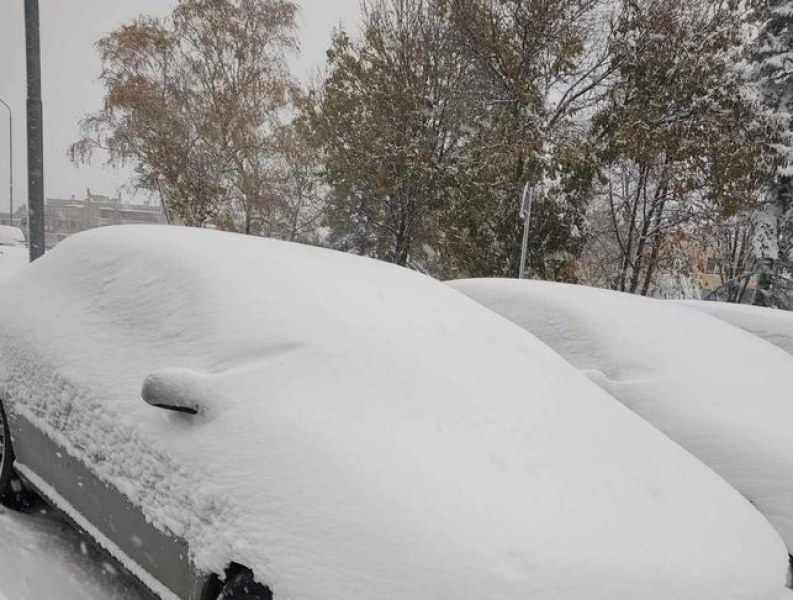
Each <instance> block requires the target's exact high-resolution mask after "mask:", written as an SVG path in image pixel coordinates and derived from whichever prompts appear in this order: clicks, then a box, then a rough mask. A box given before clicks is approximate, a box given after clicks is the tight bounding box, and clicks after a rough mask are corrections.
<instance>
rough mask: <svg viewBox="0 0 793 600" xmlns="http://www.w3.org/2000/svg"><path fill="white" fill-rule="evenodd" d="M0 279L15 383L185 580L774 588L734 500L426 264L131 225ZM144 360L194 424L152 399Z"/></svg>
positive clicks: (408, 588)
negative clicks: (425, 272)
mask: <svg viewBox="0 0 793 600" xmlns="http://www.w3.org/2000/svg"><path fill="white" fill-rule="evenodd" d="M13 284H14V285H13V289H12V290H11V291H10V292H9V294H8V295H3V297H2V298H0V336H1V338H0V339H3V343H2V347H0V359H2V363H3V366H4V369H5V373H4V375H3V378H2V379H3V386H4V387H5V390H6V393H8V394H12V395H13V396H14V397H16V398H27V400H26V407H25V409H24V410H25V411H27V412H28V413H29V416H30V418H32V419H34V420H35V421H36V422H37V423H39V424H40V425H42V426H43V427H45V428H47V429H48V430H49V432H50V434H51V435H53V436H58V437H59V439H61V441H62V442H64V443H67V444H70V451H71V452H72V453H73V454H75V455H76V456H78V457H79V458H81V459H82V460H84V461H86V463H87V464H89V465H90V466H91V468H92V469H94V470H95V471H96V472H97V473H98V474H99V476H100V477H102V478H103V479H105V480H106V481H108V482H109V483H111V484H112V485H115V486H117V487H118V488H120V489H121V490H123V491H124V492H125V493H126V494H127V495H128V496H129V497H130V499H132V501H133V502H135V503H136V504H138V505H139V506H141V508H142V510H143V511H144V513H145V514H146V515H147V517H148V518H149V519H150V520H151V521H152V522H154V523H155V524H157V525H158V526H159V527H161V528H163V529H165V530H167V531H170V532H172V533H174V534H176V535H179V536H182V537H184V538H185V539H186V540H187V541H188V542H189V544H190V548H191V552H192V553H193V554H194V556H193V559H194V561H195V563H196V565H197V566H198V567H199V568H200V569H203V570H206V571H220V570H221V569H222V568H223V567H224V566H225V565H226V564H227V563H228V562H229V561H236V562H238V563H241V564H245V565H247V566H249V567H251V568H253V569H254V571H255V573H256V574H257V577H258V578H259V579H261V580H263V581H264V582H265V583H267V584H268V585H269V586H270V587H271V588H272V589H273V591H274V594H275V597H276V598H279V599H284V600H318V599H320V598H321V599H322V600H342V599H343V600H350V599H351V598H365V599H366V600H395V599H397V598H411V600H444V599H449V600H451V599H457V598H461V597H469V598H497V599H499V600H518V599H520V600H525V599H526V598H532V599H565V600H577V599H581V600H583V599H586V600H598V599H603V600H606V599H608V600H614V599H626V600H627V599H631V600H632V599H634V598H638V597H641V598H646V599H653V598H658V599H661V598H663V599H668V598H676V599H681V600H682V599H692V600H694V599H696V600H701V599H704V598H713V599H716V598H718V599H720V600H723V599H725V598H734V599H738V598H742V599H752V600H762V599H765V598H769V599H771V598H774V599H776V598H778V597H779V595H780V593H781V589H782V585H783V582H784V578H785V571H786V565H787V557H786V553H785V550H784V547H783V545H782V543H781V542H780V540H779V538H778V537H777V535H776V534H775V532H774V531H773V530H772V529H771V528H770V527H769V526H768V524H767V523H766V521H765V520H764V519H763V518H762V517H761V516H760V515H759V514H758V513H757V512H756V511H755V510H754V509H753V508H752V507H751V506H750V505H749V503H747V502H746V501H745V500H744V499H743V498H742V497H741V496H740V495H739V494H737V493H735V492H734V490H732V489H731V488H730V487H729V486H728V485H726V484H725V483H724V482H723V481H722V480H721V479H720V478H718V477H717V476H716V475H714V474H713V473H712V472H711V471H710V470H709V469H707V468H705V467H704V466H702V465H701V464H700V463H699V462H698V461H696V460H695V459H693V458H692V457H691V456H690V455H689V454H687V453H686V452H685V451H683V450H682V449H680V448H679V447H678V446H677V445H675V444H673V443H672V442H670V441H669V440H668V439H667V438H666V437H665V436H663V435H661V434H660V433H658V432H657V431H656V430H654V429H653V428H652V427H650V426H649V425H647V424H646V423H644V422H643V421H642V420H641V419H639V418H637V417H636V416H635V415H633V414H632V413H630V412H629V411H627V410H626V409H625V408H624V407H623V406H621V405H620V404H619V403H617V402H616V401H615V400H613V398H611V397H610V396H608V395H607V394H605V393H604V392H602V391H601V390H599V389H598V388H597V387H596V386H594V385H592V384H591V382H589V381H588V380H587V379H586V378H584V377H583V376H581V375H580V374H579V373H577V372H576V371H575V370H574V369H573V368H572V367H570V366H569V365H568V364H567V363H565V362H564V361H563V360H562V359H561V358H559V357H558V356H557V355H555V354H554V353H553V352H551V351H550V350H549V349H548V348H546V347H545V346H544V345H543V344H541V343H540V342H538V341H537V340H536V339H535V338H534V337H533V336H531V335H529V334H528V333H526V332H525V331H523V330H522V329H520V328H519V327H517V326H515V325H513V324H512V323H509V322H507V321H506V320H504V319H502V318H500V317H498V316H496V315H494V314H492V313H490V312H489V311H486V310H484V309H482V308H481V307H480V306H478V305H477V304H476V303H474V302H472V301H470V300H468V299H467V298H465V297H464V296H463V295H462V294H459V293H458V292H456V291H455V290H453V289H451V288H449V287H447V286H444V285H442V284H440V283H438V282H436V281H433V280H431V279H429V278H427V277H424V276H422V275H418V274H416V273H413V272H410V271H407V270H404V269H400V268H397V267H394V266H391V265H386V264H383V263H380V262H377V261H372V260H368V259H362V258H359V257H353V256H349V255H344V254H341V253H336V252H331V251H326V250H320V249H315V248H309V247H305V246H299V245H295V244H287V243H282V242H276V241H269V240H262V239H255V238H246V237H243V236H238V235H234V234H224V233H218V232H208V231H201V230H189V229H180V228H168V227H149V226H132V227H120V228H106V229H102V230H95V231H91V232H87V233H83V234H80V235H78V236H75V237H74V238H71V239H69V240H67V241H66V242H64V243H63V244H61V245H60V246H59V247H58V248H57V249H56V250H55V251H54V252H52V253H51V254H50V255H48V256H47V257H45V258H43V259H41V260H40V261H37V263H35V264H34V265H32V266H31V267H29V268H26V269H25V270H24V272H23V273H21V274H20V275H19V276H17V277H15V278H14V279H13ZM19 305H22V306H24V307H25V314H24V315H23V316H24V318H22V319H16V320H14V321H13V322H11V323H8V322H6V321H7V320H6V319H3V318H2V317H3V316H4V315H5V314H8V311H10V310H12V307H17V306H19ZM151 373H159V375H160V380H161V381H165V382H166V383H169V384H172V385H173V387H174V389H176V390H179V393H183V394H188V395H194V396H195V397H196V398H197V399H198V400H199V403H200V404H201V405H202V407H203V409H204V412H203V414H201V415H197V416H194V417H192V416H187V415H181V414H173V413H167V412H165V411H161V410H159V409H156V408H153V407H151V406H149V405H147V404H145V403H144V402H143V401H142V400H141V398H140V389H141V384H142V382H143V380H144V378H145V377H146V376H148V375H150V374H151ZM64 415H68V416H67V417H66V418H65V417H64Z"/></svg>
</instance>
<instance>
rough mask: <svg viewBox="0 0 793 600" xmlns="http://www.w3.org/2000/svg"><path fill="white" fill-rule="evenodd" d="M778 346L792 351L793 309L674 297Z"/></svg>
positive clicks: (788, 351)
mask: <svg viewBox="0 0 793 600" xmlns="http://www.w3.org/2000/svg"><path fill="white" fill-rule="evenodd" d="M675 302H680V303H681V304H685V305H686V306H688V307H690V308H695V309H697V310H699V311H701V312H704V313H707V314H709V315H711V316H714V317H716V318H718V319H721V320H722V321H726V322H727V323H730V324H731V325H735V326H736V327H740V328H741V329H745V330H746V331H748V332H749V333H753V334H754V335H756V336H758V337H761V338H763V339H764V340H766V341H768V342H771V343H772V344H774V345H775V346H779V347H780V348H782V349H783V350H784V351H785V352H787V353H788V354H793V312H790V311H787V310H774V309H772V308H764V307H761V306H747V305H745V304H732V303H727V302H703V301H701V300H676V301H675Z"/></svg>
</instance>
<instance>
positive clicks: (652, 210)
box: [592, 0, 770, 294]
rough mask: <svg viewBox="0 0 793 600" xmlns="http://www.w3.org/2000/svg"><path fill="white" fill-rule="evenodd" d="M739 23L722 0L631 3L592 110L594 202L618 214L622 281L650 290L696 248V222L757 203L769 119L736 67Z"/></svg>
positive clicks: (615, 225)
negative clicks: (602, 92)
mask: <svg viewBox="0 0 793 600" xmlns="http://www.w3.org/2000/svg"><path fill="white" fill-rule="evenodd" d="M740 26H741V22H740V19H739V18H738V15H737V13H736V11H735V9H734V8H733V7H731V6H729V5H727V4H725V3H723V2H720V1H718V0H713V1H711V0H633V1H631V2H626V3H624V6H623V9H622V11H621V15H620V19H619V22H618V27H617V33H616V35H615V36H614V37H613V40H612V47H611V52H610V55H611V60H612V61H614V63H615V64H616V65H617V68H616V71H615V75H614V77H612V78H611V79H610V82H609V92H608V95H607V101H606V102H605V104H604V105H603V106H601V107H600V109H599V110H598V112H597V114H596V116H595V118H594V121H593V135H594V139H595V140H596V141H595V145H596V148H597V160H598V167H599V169H600V173H601V177H600V180H599V183H598V185H597V186H596V188H595V192H596V194H595V201H594V204H593V206H592V208H593V209H594V210H600V211H603V212H606V213H607V214H608V216H609V219H608V220H607V221H606V222H607V227H606V230H607V231H608V235H609V236H610V237H612V238H613V241H614V244H612V245H610V246H609V247H611V248H612V249H613V250H614V259H616V261H615V264H613V267H612V273H611V275H610V277H609V279H610V281H609V282H608V284H609V285H610V286H613V287H615V288H616V289H619V290H622V291H628V292H632V293H640V294H648V293H651V292H652V290H653V287H654V281H655V278H656V276H657V275H661V274H664V273H666V274H669V273H670V272H674V270H675V268H676V267H675V264H677V263H679V257H680V256H681V247H689V249H690V252H691V253H692V254H694V253H696V252H697V250H696V248H697V247H698V244H697V243H694V242H695V241H696V240H695V238H696V236H697V233H696V232H697V225H698V224H699V223H701V222H703V221H704V220H710V221H711V222H713V220H714V217H716V216H719V217H729V216H730V215H733V214H735V213H737V212H738V211H740V210H742V209H744V208H745V207H747V206H750V205H752V204H753V202H754V200H755V198H756V195H757V192H758V190H759V189H760V187H761V186H762V183H763V181H764V180H765V177H766V176H767V173H768V170H769V168H770V162H769V161H768V160H767V146H766V144H765V142H766V139H765V133H766V130H767V127H766V126H767V123H766V121H765V120H764V119H763V118H762V115H761V114H760V112H761V111H760V110H759V108H758V106H757V104H756V103H755V102H753V100H752V98H751V97H750V96H749V95H748V94H747V93H746V88H745V85H744V80H743V78H742V74H741V72H740V71H739V70H738V69H736V68H735V64H736V61H737V59H738V58H739V52H740V39H741V27H740ZM602 221H603V220H601V222H602ZM600 234H601V235H602V232H600ZM687 240H692V241H687Z"/></svg>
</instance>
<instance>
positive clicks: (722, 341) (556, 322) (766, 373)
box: [451, 279, 793, 550]
mask: <svg viewBox="0 0 793 600" xmlns="http://www.w3.org/2000/svg"><path fill="white" fill-rule="evenodd" d="M451 285H452V286H453V287H454V288H456V289H458V290H460V291H462V292H464V293H465V294H467V295H468V296H470V297H471V298H474V299H476V300H477V301H479V302H481V303H482V304H483V305H485V306H487V307H489V308H491V309H492V310H494V311H495V312H497V313H499V314H501V315H503V316H505V317H507V318H508V319H510V320H511V321H513V322H515V323H518V324H519V325H521V326H522V327H525V328H526V329H527V330H528V331H530V332H532V333H533V334H535V335H536V336H537V337H539V338H540V339H541V340H543V341H544V342H545V343H547V344H548V345H549V346H550V347H551V348H553V349H554V350H556V351H557V352H559V353H560V354H561V355H562V356H564V357H565V358H567V359H568V360H569V361H570V362H571V363H572V364H573V365H575V366H576V367H578V368H579V369H581V370H582V371H584V372H585V373H586V374H587V375H589V377H590V378H591V379H592V380H593V381H594V382H596V383H597V384H598V385H600V386H601V387H602V388H603V389H605V390H607V391H608V392H609V393H610V394H612V395H613V396H614V397H616V398H618V399H619V400H620V401H622V402H623V403H624V404H625V405H626V406H628V407H630V408H631V409H632V410H634V411H636V412H637V413H638V414H640V415H641V416H643V417H644V418H646V419H647V420H648V421H649V422H650V423H652V424H654V425H655V426H657V427H658V428H659V429H661V430H662V431H664V432H665V433H667V434H668V435H669V436H670V437H671V438H672V439H674V440H676V441H677V442H679V443H680V444H681V445H682V446H683V447H685V448H686V449H687V450H689V451H690V452H691V453H692V454H694V455H695V456H697V457H699V458H700V459H702V460H703V461H704V462H705V463H706V464H707V465H709V466H710V467H712V468H713V469H714V470H715V471H716V472H717V473H719V474H720V475H722V476H723V477H724V478H725V479H726V480H727V481H729V482H730V483H731V484H732V485H734V486H735V487H736V488H737V489H738V490H740V491H741V492H742V493H743V494H744V495H745V496H746V497H747V498H749V499H750V500H751V501H752V502H753V503H754V504H755V506H757V508H758V509H759V510H760V511H762V512H763V514H765V515H766V517H768V519H769V520H770V521H771V522H772V523H773V524H774V525H775V527H776V528H777V530H778V531H779V532H780V533H781V535H782V537H783V538H784V539H785V541H786V543H787V547H788V548H789V549H790V550H793V435H791V432H790V424H791V423H793V402H791V398H790V382H791V374H792V373H793V358H791V357H790V356H789V355H787V354H786V353H784V352H782V351H780V350H779V348H776V347H775V346H773V345H771V344H769V343H768V342H765V341H764V340H762V339H760V338H758V337H756V336H754V335H751V334H749V333H747V332H745V331H742V330H741V329H738V328H737V327H733V326H732V325H729V324H727V323H724V322H722V321H719V320H718V319H714V318H712V317H709V316H707V315H703V314H701V313H699V312H696V311H694V310H692V309H690V308H688V307H687V306H685V305H684V304H681V303H678V302H674V303H673V302H669V301H663V300H653V299H649V298H642V297H638V296H632V295H630V294H623V293H619V292H612V291H609V290H601V289H595V288H590V287H585V286H574V285H566V284H559V283H548V282H541V281H528V280H523V281H518V280H506V279H492V280H488V279H478V280H477V279H473V280H464V281H453V282H451Z"/></svg>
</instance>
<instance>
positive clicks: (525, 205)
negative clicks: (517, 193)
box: [518, 181, 534, 279]
mask: <svg viewBox="0 0 793 600" xmlns="http://www.w3.org/2000/svg"><path fill="white" fill-rule="evenodd" d="M533 200H534V188H532V187H529V182H528V181H527V182H526V185H525V186H524V187H523V196H522V197H521V200H520V218H521V219H523V243H522V244H521V247H520V270H519V273H518V279H523V277H524V275H525V274H526V252H527V250H528V246H529V224H530V222H531V203H532V201H533Z"/></svg>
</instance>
